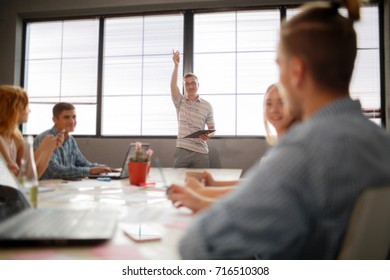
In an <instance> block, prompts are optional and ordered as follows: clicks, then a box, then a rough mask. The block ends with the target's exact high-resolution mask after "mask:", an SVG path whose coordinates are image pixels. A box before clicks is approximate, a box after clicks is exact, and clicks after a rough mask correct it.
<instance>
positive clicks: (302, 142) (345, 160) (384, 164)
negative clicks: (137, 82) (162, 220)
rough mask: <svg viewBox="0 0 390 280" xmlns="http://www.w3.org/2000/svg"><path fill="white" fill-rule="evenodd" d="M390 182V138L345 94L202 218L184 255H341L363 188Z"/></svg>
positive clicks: (187, 239)
mask: <svg viewBox="0 0 390 280" xmlns="http://www.w3.org/2000/svg"><path fill="white" fill-rule="evenodd" d="M389 183H390V137H389V135H388V134H387V133H386V132H385V131H384V130H383V129H382V128H380V127H378V126H377V125H376V124H374V123H373V122H371V121H369V120H368V119H367V118H366V117H365V116H364V115H363V114H362V113H361V108H360V103H359V102H358V101H352V100H351V99H350V98H342V99H339V100H337V101H335V102H333V103H331V104H329V105H327V106H325V107H323V108H321V109H320V110H319V111H317V113H316V114H315V115H314V116H313V117H312V118H310V119H309V120H307V121H305V122H303V123H301V124H297V125H295V126H293V127H292V128H291V129H290V130H289V131H288V133H287V134H286V135H285V136H284V137H283V138H282V139H281V140H280V141H279V143H277V144H276V146H275V147H274V148H272V149H271V150H270V151H269V153H268V154H267V157H266V160H265V161H264V162H262V164H260V165H255V166H254V167H253V168H252V169H251V170H250V171H249V172H248V175H247V178H246V179H245V180H244V181H243V182H242V183H241V185H239V186H238V187H237V189H236V190H235V191H234V192H233V193H232V194H231V195H228V196H226V197H224V198H222V199H221V200H219V201H218V202H216V203H215V204H214V205H213V206H211V208H209V209H208V210H206V211H203V212H201V213H200V214H199V216H197V217H196V219H195V221H194V223H193V224H192V225H191V227H190V229H189V230H188V232H187V234H186V235H185V236H184V238H183V239H182V240H181V242H180V253H181V255H182V257H183V258H184V259H243V258H248V257H251V256H257V257H259V258H263V259H335V258H336V257H337V253H338V250H339V247H340V243H341V241H342V237H343V234H344V231H345V229H346V226H347V222H348V219H349V215H350V213H351V210H352V207H353V205H354V202H355V200H356V198H357V196H358V195H359V194H360V192H361V191H362V190H363V189H365V188H367V187H371V186H383V185H385V184H387V185H388V184H389Z"/></svg>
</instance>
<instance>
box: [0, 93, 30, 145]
mask: <svg viewBox="0 0 390 280" xmlns="http://www.w3.org/2000/svg"><path fill="white" fill-rule="evenodd" d="M27 105H28V96H27V93H26V91H25V90H24V89H22V88H21V87H17V86H10V85H1V86H0V134H1V135H5V136H10V137H16V138H20V139H22V138H23V136H22V134H21V132H20V130H19V129H18V124H19V123H18V121H19V118H20V116H21V115H22V114H24V113H25V111H26V107H27Z"/></svg>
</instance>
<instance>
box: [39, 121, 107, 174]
mask: <svg viewBox="0 0 390 280" xmlns="http://www.w3.org/2000/svg"><path fill="white" fill-rule="evenodd" d="M49 134H51V135H54V136H56V135H57V134H58V132H57V130H56V128H55V127H53V128H52V129H49V130H46V131H45V132H43V133H41V134H39V135H38V136H37V137H36V138H35V140H34V150H36V149H37V148H38V146H39V144H40V143H41V142H42V140H43V138H45V137H46V136H47V135H49ZM96 166H103V165H100V164H97V163H91V162H89V161H88V160H87V159H86V158H85V157H84V156H83V154H82V153H81V152H80V150H79V147H78V146H77V142H76V140H75V139H74V138H73V136H72V135H69V134H68V137H67V138H66V139H65V140H64V143H62V145H61V147H58V148H56V149H55V150H54V152H53V154H52V156H51V158H50V161H49V164H48V166H47V168H46V171H45V173H43V175H42V177H41V178H40V179H41V180H45V179H71V178H82V177H87V176H88V175H89V174H90V169H91V167H96Z"/></svg>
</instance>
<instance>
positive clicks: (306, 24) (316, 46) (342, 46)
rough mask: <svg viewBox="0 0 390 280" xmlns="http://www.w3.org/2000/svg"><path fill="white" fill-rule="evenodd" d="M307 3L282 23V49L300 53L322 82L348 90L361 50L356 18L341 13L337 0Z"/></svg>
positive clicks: (315, 76) (307, 65)
mask: <svg viewBox="0 0 390 280" xmlns="http://www.w3.org/2000/svg"><path fill="white" fill-rule="evenodd" d="M348 2H349V1H348ZM303 7H304V9H303V10H302V12H300V13H299V14H297V15H296V16H294V17H293V18H291V20H289V21H286V22H283V24H282V29H281V33H280V42H281V48H282V50H283V51H284V52H285V53H286V54H287V55H289V56H298V57H300V58H301V59H302V60H303V61H304V63H305V65H306V67H307V68H308V69H309V71H310V73H311V75H312V77H313V79H314V80H315V81H316V82H317V83H318V85H320V86H322V87H324V88H327V89H331V90H337V91H341V92H348V89H349V83H350V81H351V77H352V72H353V68H354V63H355V58H356V53H357V46H356V45H357V43H356V33H355V30H354V28H353V20H351V19H347V18H345V17H343V16H341V15H340V14H339V13H338V9H337V7H336V5H335V4H330V3H329V4H326V5H324V3H312V4H307V5H304V6H303ZM355 17H356V16H355Z"/></svg>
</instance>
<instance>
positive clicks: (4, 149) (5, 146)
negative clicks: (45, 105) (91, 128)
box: [0, 85, 64, 177]
mask: <svg viewBox="0 0 390 280" xmlns="http://www.w3.org/2000/svg"><path fill="white" fill-rule="evenodd" d="M29 113H30V109H29V106H28V96H27V93H26V91H25V90H24V89H22V88H21V87H17V86H9V85H0V153H1V154H2V155H3V158H4V160H5V161H6V163H7V166H8V168H9V169H10V170H11V171H12V172H13V173H14V174H15V175H17V174H18V172H19V167H20V165H21V162H22V157H23V153H24V139H23V135H22V133H21V132H20V130H19V128H18V126H19V125H21V124H22V123H25V122H27V121H28V115H29ZM63 141H64V137H63V134H61V135H58V137H52V136H48V137H46V138H45V139H44V141H42V143H41V145H40V146H39V147H38V149H36V150H35V152H34V158H35V163H36V166H37V173H38V177H40V176H41V175H42V174H43V172H44V171H45V169H46V167H47V164H48V162H49V160H50V157H51V154H52V152H53V151H54V150H55V149H56V148H57V147H59V146H61V145H62V142H63Z"/></svg>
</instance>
